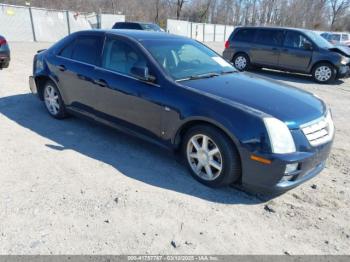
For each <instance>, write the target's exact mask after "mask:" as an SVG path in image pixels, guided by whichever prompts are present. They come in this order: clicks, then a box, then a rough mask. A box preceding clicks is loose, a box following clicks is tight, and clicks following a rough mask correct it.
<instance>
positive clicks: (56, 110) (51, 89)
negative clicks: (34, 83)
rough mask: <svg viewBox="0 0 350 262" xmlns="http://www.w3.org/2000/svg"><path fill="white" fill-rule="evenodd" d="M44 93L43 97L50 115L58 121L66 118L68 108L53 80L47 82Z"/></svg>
mask: <svg viewBox="0 0 350 262" xmlns="http://www.w3.org/2000/svg"><path fill="white" fill-rule="evenodd" d="M42 92H43V94H42V97H43V100H44V104H45V107H46V109H47V111H48V113H49V114H50V115H51V116H52V117H54V118H56V119H63V118H66V117H67V112H66V108H65V105H64V103H63V100H62V97H61V94H60V92H59V90H58V88H57V86H56V84H55V83H54V82H52V81H51V80H49V81H47V82H46V83H45V85H44V88H43V91H42Z"/></svg>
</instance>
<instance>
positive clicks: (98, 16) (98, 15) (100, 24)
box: [97, 11, 102, 29]
mask: <svg viewBox="0 0 350 262" xmlns="http://www.w3.org/2000/svg"><path fill="white" fill-rule="evenodd" d="M101 27H102V14H101V11H100V12H99V13H98V14H97V29H101Z"/></svg>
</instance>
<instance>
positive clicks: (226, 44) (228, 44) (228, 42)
mask: <svg viewBox="0 0 350 262" xmlns="http://www.w3.org/2000/svg"><path fill="white" fill-rule="evenodd" d="M229 47H230V41H226V42H225V48H226V49H227V48H229Z"/></svg>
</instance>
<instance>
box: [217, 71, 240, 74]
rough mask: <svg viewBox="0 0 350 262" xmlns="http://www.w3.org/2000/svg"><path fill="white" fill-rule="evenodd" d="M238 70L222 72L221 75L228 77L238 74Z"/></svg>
mask: <svg viewBox="0 0 350 262" xmlns="http://www.w3.org/2000/svg"><path fill="white" fill-rule="evenodd" d="M237 72H238V71H237V70H229V71H221V72H220V73H221V74H222V75H227V74H233V73H237Z"/></svg>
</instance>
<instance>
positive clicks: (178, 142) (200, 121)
mask: <svg viewBox="0 0 350 262" xmlns="http://www.w3.org/2000/svg"><path fill="white" fill-rule="evenodd" d="M198 125H206V126H211V127H214V128H216V129H217V130H219V131H220V132H222V134H223V135H224V136H225V137H226V138H227V139H228V141H230V142H231V145H232V147H233V148H234V149H236V151H237V154H238V160H239V164H240V168H241V174H240V176H239V178H238V179H237V183H238V184H240V183H241V182H242V176H243V156H242V152H241V150H240V147H239V141H238V139H237V138H236V137H235V136H234V135H232V134H231V133H230V132H229V131H228V130H227V129H226V128H225V127H224V126H223V125H222V124H220V123H217V122H215V121H212V120H210V119H205V118H194V119H190V120H188V121H186V122H185V123H183V124H182V125H181V126H180V128H179V129H178V130H177V132H176V135H175V138H174V144H175V149H176V151H179V150H180V149H181V147H182V143H183V137H184V136H185V134H186V132H187V131H188V130H190V129H191V128H192V127H195V126H198Z"/></svg>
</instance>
